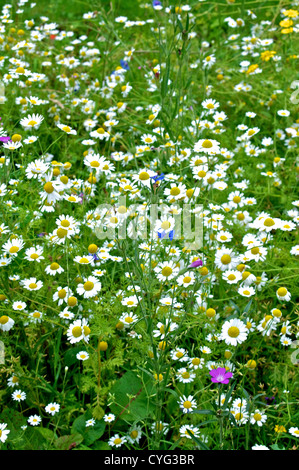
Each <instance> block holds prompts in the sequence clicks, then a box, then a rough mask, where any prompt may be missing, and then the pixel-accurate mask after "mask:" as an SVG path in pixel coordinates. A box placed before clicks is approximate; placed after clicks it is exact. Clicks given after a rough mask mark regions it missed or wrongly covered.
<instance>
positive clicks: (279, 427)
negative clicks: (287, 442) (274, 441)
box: [274, 424, 287, 433]
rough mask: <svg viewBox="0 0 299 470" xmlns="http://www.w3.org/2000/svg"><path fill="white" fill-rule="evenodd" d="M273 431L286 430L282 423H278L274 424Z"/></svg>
mask: <svg viewBox="0 0 299 470" xmlns="http://www.w3.org/2000/svg"><path fill="white" fill-rule="evenodd" d="M274 431H275V432H277V433H280V432H287V430H286V428H285V427H284V426H282V425H279V424H276V426H275V428H274Z"/></svg>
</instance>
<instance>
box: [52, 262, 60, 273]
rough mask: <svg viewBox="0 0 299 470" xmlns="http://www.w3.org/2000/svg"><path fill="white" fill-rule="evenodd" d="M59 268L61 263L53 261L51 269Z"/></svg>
mask: <svg viewBox="0 0 299 470" xmlns="http://www.w3.org/2000/svg"><path fill="white" fill-rule="evenodd" d="M58 268H59V264H58V263H52V264H51V265H50V269H51V270H52V271H56V270H57V269H58Z"/></svg>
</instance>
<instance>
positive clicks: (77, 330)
mask: <svg viewBox="0 0 299 470" xmlns="http://www.w3.org/2000/svg"><path fill="white" fill-rule="evenodd" d="M72 335H73V336H74V337H75V338H79V336H81V335H82V328H81V326H75V327H74V328H73V329H72Z"/></svg>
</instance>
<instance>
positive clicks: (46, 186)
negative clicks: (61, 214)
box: [44, 181, 54, 194]
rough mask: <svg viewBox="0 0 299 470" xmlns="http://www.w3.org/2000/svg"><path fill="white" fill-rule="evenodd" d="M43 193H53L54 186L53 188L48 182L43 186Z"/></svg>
mask: <svg viewBox="0 0 299 470" xmlns="http://www.w3.org/2000/svg"><path fill="white" fill-rule="evenodd" d="M44 191H46V193H48V194H51V193H53V191H54V186H53V184H52V183H51V182H50V181H48V183H46V184H45V185H44Z"/></svg>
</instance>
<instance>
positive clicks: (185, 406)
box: [183, 400, 192, 409]
mask: <svg viewBox="0 0 299 470" xmlns="http://www.w3.org/2000/svg"><path fill="white" fill-rule="evenodd" d="M183 406H184V408H187V409H189V408H191V406H192V403H191V401H189V400H186V401H184V403H183Z"/></svg>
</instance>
